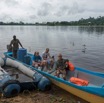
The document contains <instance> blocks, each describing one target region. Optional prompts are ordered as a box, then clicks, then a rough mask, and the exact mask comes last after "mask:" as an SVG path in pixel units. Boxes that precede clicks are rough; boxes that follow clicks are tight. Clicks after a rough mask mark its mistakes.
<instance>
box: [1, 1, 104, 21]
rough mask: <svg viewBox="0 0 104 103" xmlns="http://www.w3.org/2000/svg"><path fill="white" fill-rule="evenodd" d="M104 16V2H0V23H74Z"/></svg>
mask: <svg viewBox="0 0 104 103" xmlns="http://www.w3.org/2000/svg"><path fill="white" fill-rule="evenodd" d="M98 16H104V0H0V21H3V22H12V21H13V22H19V21H23V22H28V23H29V22H30V23H34V22H40V23H41V22H51V21H76V20H79V19H81V18H85V19H86V18H89V17H95V18H96V17H98Z"/></svg>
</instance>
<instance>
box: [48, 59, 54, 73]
mask: <svg viewBox="0 0 104 103" xmlns="http://www.w3.org/2000/svg"><path fill="white" fill-rule="evenodd" d="M47 66H48V70H49V71H51V70H53V69H55V60H54V57H52V58H51V59H50V61H49V62H48V63H47Z"/></svg>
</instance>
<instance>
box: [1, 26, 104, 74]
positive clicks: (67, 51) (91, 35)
mask: <svg viewBox="0 0 104 103" xmlns="http://www.w3.org/2000/svg"><path fill="white" fill-rule="evenodd" d="M13 35H16V36H17V38H18V39H19V40H20V42H21V43H22V45H23V47H24V48H26V49H27V51H28V52H30V53H34V51H39V52H40V55H41V54H42V52H43V51H44V50H45V49H46V48H47V47H48V48H50V54H51V55H54V56H55V59H56V60H57V55H58V53H62V55H63V58H68V59H69V60H70V61H71V62H72V63H73V64H74V65H75V66H77V67H81V68H86V69H90V70H93V71H99V72H104V27H90V26H88V27H86V26H85V27H81V26H0V55H1V56H3V52H5V51H7V49H6V46H7V44H10V41H11V39H12V37H13Z"/></svg>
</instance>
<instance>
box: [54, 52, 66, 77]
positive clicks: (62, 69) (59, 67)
mask: <svg viewBox="0 0 104 103" xmlns="http://www.w3.org/2000/svg"><path fill="white" fill-rule="evenodd" d="M55 69H56V73H55V76H57V77H60V74H61V75H62V78H63V79H66V60H65V59H63V58H62V54H59V55H58V60H57V61H56V67H55Z"/></svg>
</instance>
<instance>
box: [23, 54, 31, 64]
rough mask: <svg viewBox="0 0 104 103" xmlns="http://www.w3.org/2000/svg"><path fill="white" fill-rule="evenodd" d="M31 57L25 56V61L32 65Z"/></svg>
mask: <svg viewBox="0 0 104 103" xmlns="http://www.w3.org/2000/svg"><path fill="white" fill-rule="evenodd" d="M30 61H31V57H30V56H29V55H25V56H24V63H26V64H28V65H30Z"/></svg>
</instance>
